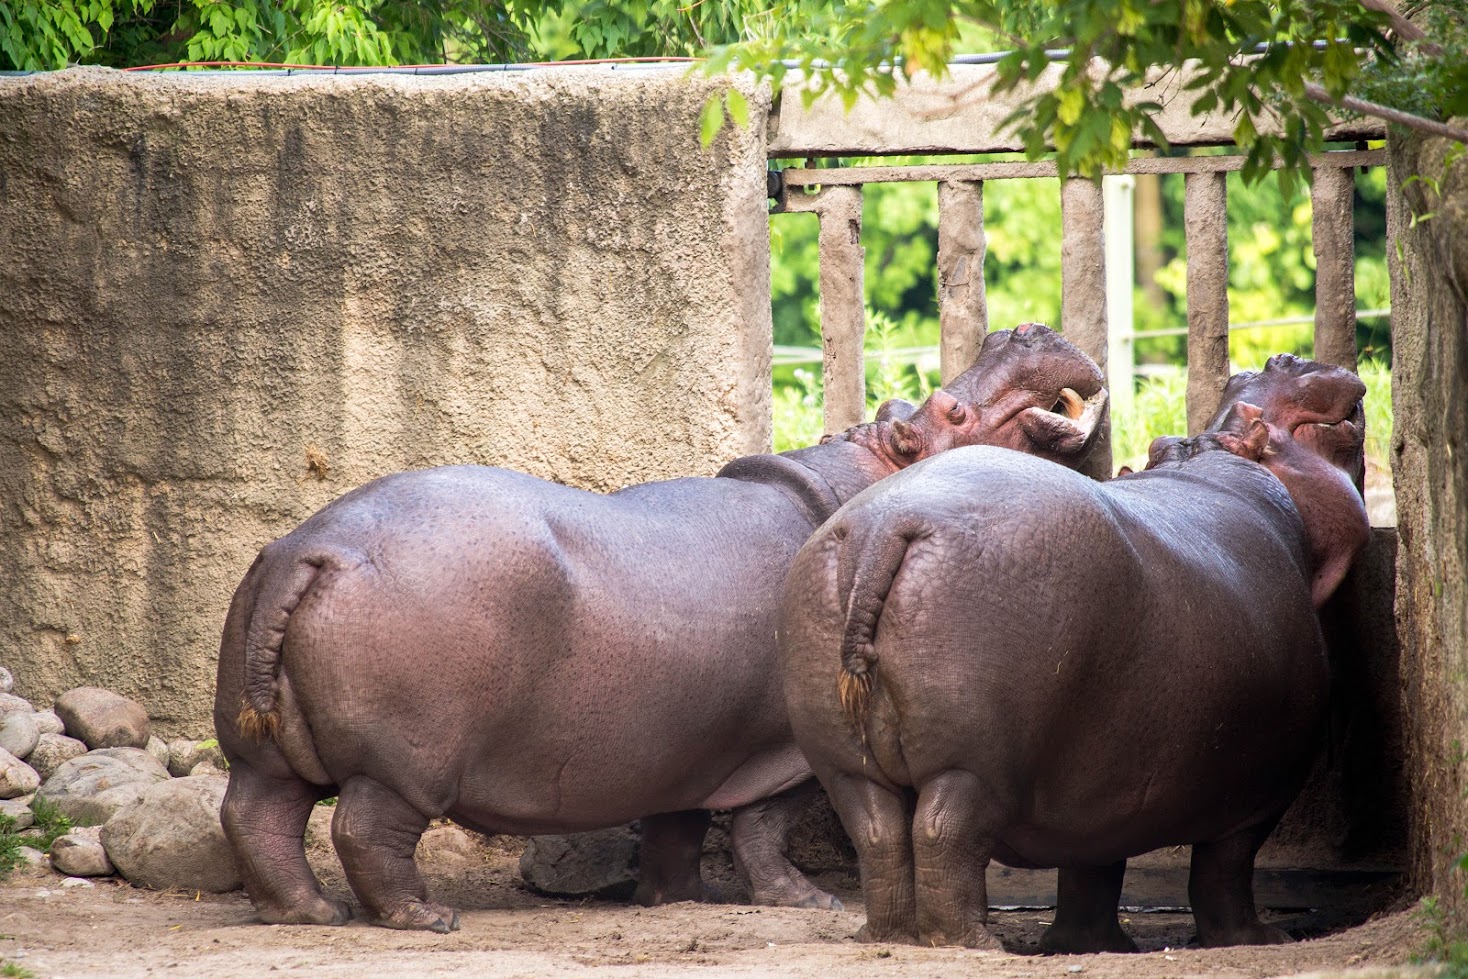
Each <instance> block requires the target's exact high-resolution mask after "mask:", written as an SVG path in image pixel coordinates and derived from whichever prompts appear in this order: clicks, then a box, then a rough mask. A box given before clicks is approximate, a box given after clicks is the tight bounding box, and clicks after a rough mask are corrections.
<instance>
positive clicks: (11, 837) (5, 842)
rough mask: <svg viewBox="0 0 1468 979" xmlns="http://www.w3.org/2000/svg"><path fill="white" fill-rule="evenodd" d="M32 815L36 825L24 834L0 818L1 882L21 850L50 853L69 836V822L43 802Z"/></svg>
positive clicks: (36, 804) (33, 807) (34, 803)
mask: <svg viewBox="0 0 1468 979" xmlns="http://www.w3.org/2000/svg"><path fill="white" fill-rule="evenodd" d="M31 813H32V814H33V815H34V816H35V823H34V824H33V825H32V826H31V827H30V828H29V829H27V830H26V831H25V832H21V830H20V829H19V828H18V827H17V824H16V822H15V819H14V817H11V816H0V880H4V879H5V878H6V877H8V876H9V875H10V873H11V872H12V871H13V870H15V868H16V867H18V866H20V862H21V856H20V848H21V847H23V846H29V847H33V848H35V849H37V850H41V851H46V850H50V849H51V844H52V843H55V842H56V838H57V837H58V836H64V835H66V834H67V833H69V832H71V820H69V819H67V818H66V816H65V815H63V814H62V812H61V810H60V809H58V808H56V806H55V805H54V804H52V803H50V802H47V801H46V800H45V799H35V800H33V801H32V802H31ZM0 974H3V973H0Z"/></svg>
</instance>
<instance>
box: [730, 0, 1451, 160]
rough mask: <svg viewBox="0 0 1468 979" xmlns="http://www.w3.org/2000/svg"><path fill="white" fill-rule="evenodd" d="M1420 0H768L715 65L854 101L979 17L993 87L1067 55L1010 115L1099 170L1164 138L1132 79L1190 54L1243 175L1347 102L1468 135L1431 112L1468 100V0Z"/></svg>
mask: <svg viewBox="0 0 1468 979" xmlns="http://www.w3.org/2000/svg"><path fill="white" fill-rule="evenodd" d="M1413 13H1414V14H1415V15H1419V16H1417V17H1416V20H1417V21H1418V22H1419V23H1425V24H1426V25H1427V26H1426V28H1425V29H1424V28H1423V27H1421V26H1418V23H1413V22H1411V21H1409V20H1408V19H1407V18H1406V17H1405V16H1404V15H1403V14H1402V13H1401V12H1400V11H1399V10H1397V9H1396V8H1395V7H1394V6H1393V5H1392V0H1227V2H1219V0H1175V2H1168V3H1157V2H1154V0H901V2H896V0H888V2H867V0H835V2H832V3H829V4H822V5H818V6H815V7H812V5H811V4H810V3H808V2H807V0H775V5H774V7H773V9H772V10H771V11H770V12H769V14H768V15H767V16H764V17H762V18H759V19H758V20H757V21H751V25H750V26H751V27H752V28H754V30H752V31H751V35H752V36H751V37H749V38H748V39H746V40H743V41H741V42H739V43H736V44H732V45H727V46H724V47H722V48H720V49H718V50H716V51H715V52H714V53H713V56H712V58H711V59H710V62H709V67H710V69H711V70H724V69H728V68H739V69H745V70H749V71H753V72H755V73H756V74H757V75H759V76H760V77H762V78H768V79H769V80H771V81H772V82H773V83H774V84H776V85H777V86H779V85H780V84H781V83H782V82H783V81H784V80H785V78H786V77H787V75H789V74H790V73H791V72H799V73H800V74H801V75H802V76H803V77H806V78H809V79H811V80H812V84H810V85H808V86H807V87H806V88H805V89H804V90H803V91H804V96H805V97H806V98H807V99H814V98H816V97H818V96H819V95H821V94H824V93H835V94H838V95H840V96H841V98H843V99H844V100H845V101H846V103H847V104H848V105H850V104H852V103H853V102H854V101H855V100H856V99H857V98H858V97H859V96H860V95H862V94H870V95H874V96H882V95H888V94H891V93H892V92H894V91H895V90H896V88H897V86H898V85H899V84H901V83H902V80H903V79H904V77H905V76H910V75H913V74H915V73H917V72H919V71H924V72H928V73H930V74H932V75H936V76H939V77H941V76H943V75H945V74H946V73H947V66H948V63H949V62H950V60H951V59H952V58H953V57H954V55H955V54H957V53H958V52H959V51H960V50H961V47H960V45H961V39H962V37H963V35H964V30H965V28H972V27H977V28H980V29H982V30H983V31H986V32H989V33H990V35H991V36H993V37H994V38H996V39H997V40H998V42H999V44H998V46H999V47H1002V48H1007V49H1008V54H1007V55H1006V56H1005V57H1003V58H1002V59H1001V60H1000V61H999V62H998V64H997V66H996V70H997V82H996V85H997V87H998V88H999V89H1000V90H1009V89H1013V88H1015V87H1016V86H1018V85H1020V84H1022V83H1024V82H1026V81H1034V80H1035V79H1037V78H1039V77H1040V75H1041V73H1042V72H1044V70H1045V69H1046V67H1047V66H1049V65H1050V64H1052V63H1055V64H1058V65H1059V66H1060V70H1061V77H1060V82H1059V84H1058V85H1057V86H1056V87H1055V88H1054V89H1052V90H1050V91H1045V92H1041V93H1039V94H1036V95H1035V96H1033V97H1032V98H1030V99H1029V100H1027V102H1026V103H1025V104H1024V105H1022V106H1021V107H1020V109H1019V110H1017V111H1016V112H1015V113H1014V115H1013V116H1011V117H1010V119H1009V120H1008V122H1009V123H1010V124H1011V125H1013V126H1014V128H1015V131H1016V132H1017V133H1019V134H1020V135H1021V136H1022V137H1023V139H1024V141H1025V143H1026V146H1027V152H1028V154H1029V155H1031V156H1038V155H1041V154H1042V153H1045V152H1046V151H1047V147H1051V146H1053V147H1054V149H1055V154H1056V158H1057V162H1058V163H1059V165H1060V167H1061V168H1062V169H1063V170H1064V171H1066V172H1079V173H1083V174H1086V175H1090V176H1095V175H1097V174H1099V173H1100V172H1101V171H1102V170H1103V169H1105V168H1107V167H1120V166H1121V165H1122V164H1123V163H1125V161H1126V158H1127V156H1128V151H1129V149H1130V147H1131V142H1132V136H1133V134H1134V133H1141V134H1142V135H1144V136H1145V137H1147V138H1149V139H1151V140H1153V141H1155V142H1156V143H1157V144H1158V145H1160V146H1162V147H1164V148H1165V147H1166V140H1165V139H1164V138H1163V135H1162V133H1161V131H1160V130H1159V129H1158V127H1157V125H1156V123H1155V122H1154V121H1153V116H1154V115H1155V113H1156V112H1158V111H1160V108H1161V107H1160V106H1159V105H1157V104H1156V103H1142V104H1138V105H1132V106H1128V105H1125V104H1124V102H1123V95H1124V93H1125V92H1126V90H1127V89H1129V88H1134V87H1137V86H1138V85H1140V84H1141V83H1142V82H1143V81H1144V80H1145V78H1146V76H1147V74H1148V72H1149V71H1152V70H1154V69H1157V68H1167V67H1177V66H1181V65H1183V64H1184V63H1187V64H1188V66H1189V68H1190V69H1191V70H1192V71H1193V73H1194V74H1193V77H1192V81H1191V82H1190V84H1189V88H1190V89H1191V90H1192V91H1193V92H1194V102H1193V104H1192V108H1193V111H1194V112H1197V113H1201V112H1206V111H1210V110H1213V109H1219V110H1223V111H1225V112H1230V113H1233V114H1235V115H1236V117H1237V119H1238V122H1237V125H1236V129H1235V133H1234V135H1235V139H1236V141H1237V142H1238V144H1239V145H1240V146H1241V147H1244V148H1245V149H1246V150H1247V152H1248V154H1249V158H1248V159H1249V163H1248V167H1247V168H1246V170H1245V177H1246V178H1248V179H1257V178H1258V177H1259V176H1262V175H1263V174H1264V173H1266V172H1268V170H1269V169H1270V163H1271V161H1272V160H1274V159H1276V158H1278V159H1280V160H1282V161H1283V162H1284V164H1285V165H1286V167H1287V168H1296V167H1298V166H1299V165H1300V164H1301V163H1302V162H1303V158H1304V155H1305V154H1306V153H1307V152H1310V151H1313V150H1318V149H1320V148H1321V147H1322V146H1323V144H1324V139H1323V133H1324V129H1325V126H1326V123H1327V120H1328V118H1329V116H1330V114H1332V113H1339V111H1340V109H1341V108H1342V107H1344V108H1345V109H1347V110H1350V111H1355V112H1364V113H1366V114H1370V115H1377V116H1381V117H1382V118H1388V119H1391V120H1392V121H1394V122H1398V123H1402V124H1406V125H1411V126H1415V127H1417V128H1421V129H1425V130H1427V131H1431V132H1437V133H1439V134H1441V135H1448V136H1451V137H1453V138H1458V139H1464V138H1468V131H1465V130H1463V129H1461V128H1456V127H1451V126H1444V125H1443V124H1442V123H1441V122H1437V121H1436V120H1440V119H1446V118H1450V117H1452V116H1455V115H1464V114H1468V5H1465V4H1464V3H1463V2H1462V0H1418V2H1416V3H1415V4H1414V9H1413ZM1101 66H1104V68H1102V67H1101ZM1376 99H1380V100H1383V101H1382V102H1377V101H1375V100H1376ZM1265 123H1271V124H1272V126H1268V127H1267V126H1265ZM1267 128H1277V129H1278V130H1280V132H1279V134H1272V133H1271V134H1266V133H1261V132H1260V130H1261V129H1267ZM705 135H706V136H707V135H708V133H707V131H706V133H705ZM1286 172H1289V171H1286Z"/></svg>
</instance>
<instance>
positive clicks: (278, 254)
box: [0, 69, 770, 734]
mask: <svg viewBox="0 0 1468 979" xmlns="http://www.w3.org/2000/svg"><path fill="white" fill-rule="evenodd" d="M712 84H713V83H709V82H701V81H697V80H693V79H689V78H686V77H684V75H683V73H682V72H666V71H665V72H655V73H654V72H620V71H619V72H612V71H608V70H595V69H586V70H556V71H539V72H524V73H514V74H493V75H490V74H478V75H458V76H449V77H437V78H423V77H412V76H404V75H396V76H389V75H368V76H355V77H320V76H317V77H302V76H295V77H276V78H258V77H257V78H241V77H238V76H218V75H214V76H197V75H195V76H184V75H178V74H174V75H168V76H159V75H128V74H121V73H117V72H112V71H107V70H104V69H74V70H71V71H67V72H61V73H57V74H51V75H42V76H33V77H27V78H9V79H0V242H3V243H4V247H3V248H0V575H3V578H4V585H3V587H0V662H3V663H5V665H7V666H9V667H10V668H11V669H12V670H13V671H14V672H15V674H16V679H17V683H18V686H19V692H21V693H24V694H25V695H27V696H29V697H31V698H33V699H35V700H38V701H40V702H41V703H46V702H47V701H48V699H49V697H51V696H54V695H55V694H56V693H58V692H60V691H62V690H64V689H66V688H68V687H70V686H73V685H75V684H78V683H81V682H84V681H85V682H88V683H96V684H100V685H105V686H108V687H112V688H114V689H116V690H118V691H120V692H122V693H125V694H128V695H130V696H133V697H136V698H138V699H140V700H141V701H142V702H143V703H144V704H145V705H146V706H147V707H148V708H149V710H150V711H151V712H152V713H153V715H154V717H155V718H156V719H157V720H158V721H159V722H160V724H161V727H162V729H163V731H164V732H165V733H169V732H181V733H194V734H202V733H204V732H205V731H206V730H207V729H208V726H209V723H208V720H207V718H208V711H209V707H210V702H211V698H212V695H213V689H212V688H213V671H214V659H215V656H216V653H217V643H218V633H219V628H220V625H221V623H222V621H223V617H224V611H225V609H226V607H227V605H228V601H229V597H230V594H231V592H232V591H233V589H234V586H235V584H236V583H237V581H238V580H239V577H240V576H241V575H242V574H243V572H244V570H245V569H246V568H247V567H248V565H249V563H250V561H251V560H252V559H253V556H254V553H255V551H256V549H257V548H258V547H260V546H261V545H262V544H264V543H265V542H267V541H268V540H270V539H272V538H273V537H276V536H278V535H280V534H281V533H284V532H285V531H287V530H289V529H290V528H291V527H293V526H294V525H295V524H296V523H298V522H299V521H300V520H302V519H303V518H304V517H306V516H308V515H309V514H310V513H311V512H313V511H314V510H316V509H317V508H319V507H320V506H321V505H323V504H324V503H326V502H327V501H329V500H331V499H332V498H334V497H335V496H337V495H339V494H341V493H342V492H344V491H345V490H347V489H349V488H351V487H353V486H356V485H358V484H360V483H363V482H365V481H367V480H369V479H372V478H374V477H376V476H379V475H382V474H384V473H388V472H393V471H398V470H402V469H409V468H417V467H423V466H430V465H436V464H440V463H449V462H480V463H486V464H492V465H504V466H512V467H514V468H517V469H521V470H524V471H527V472H530V473H534V474H535V475H538V476H543V477H547V478H550V479H555V480H559V481H562V482H566V483H570V484H574V485H579V486H585V487H590V488H595V489H610V488H616V487H618V486H621V485H625V484H627V483H632V482H641V481H644V480H649V479H656V478H664V477H671V476H676V475H686V474H706V473H711V472H712V471H714V470H715V469H716V468H717V467H718V465H720V464H721V463H722V462H723V461H726V460H728V459H729V458H732V457H734V456H737V455H741V454H745V453H748V452H753V451H762V450H764V449H765V448H766V447H767V445H768V441H769V401H768V398H769V393H768V392H769V357H770V323H769V316H770V313H769V302H768V296H769V281H768V276H769V245H768V232H767V227H766V204H765V177H764V170H765V147H764V134H763V131H762V127H760V126H755V127H753V128H752V129H751V130H749V131H738V130H731V129H730V128H726V129H725V132H724V134H723V135H721V136H720V138H719V139H718V140H717V141H716V142H715V144H714V145H713V147H711V148H710V149H709V150H707V151H705V150H704V149H702V148H701V147H700V146H699V143H698V137H697V133H698V125H697V116H698V112H699V109H700V108H701V107H702V104H703V101H704V99H705V98H706V97H707V95H708V93H709V92H710V91H712V88H711V85H712ZM751 95H752V97H754V98H755V102H756V106H757V107H761V108H763V106H762V105H761V103H760V97H759V96H758V95H757V93H751ZM755 117H756V118H762V115H761V112H760V111H757V112H756V113H755Z"/></svg>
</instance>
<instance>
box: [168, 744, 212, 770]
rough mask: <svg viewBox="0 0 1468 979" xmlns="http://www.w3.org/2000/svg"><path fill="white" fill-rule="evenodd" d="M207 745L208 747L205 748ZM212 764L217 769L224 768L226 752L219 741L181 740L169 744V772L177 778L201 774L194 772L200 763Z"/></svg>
mask: <svg viewBox="0 0 1468 979" xmlns="http://www.w3.org/2000/svg"><path fill="white" fill-rule="evenodd" d="M204 745H207V747H203V746H204ZM206 761H207V762H211V763H213V765H214V767H215V768H216V769H223V768H224V750H223V749H221V748H220V747H219V742H218V741H213V742H205V741H190V740H189V739H187V738H179V739H178V740H177V741H170V742H168V772H169V774H170V775H173V776H174V777H175V778H183V777H184V776H185V775H195V774H201V773H197V772H195V771H194V768H195V767H196V766H198V764H199V763H200V762H206Z"/></svg>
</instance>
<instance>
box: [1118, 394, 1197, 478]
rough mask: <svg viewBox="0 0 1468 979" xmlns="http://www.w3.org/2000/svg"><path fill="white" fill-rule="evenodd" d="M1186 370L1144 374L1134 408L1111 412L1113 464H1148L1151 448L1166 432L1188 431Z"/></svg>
mask: <svg viewBox="0 0 1468 979" xmlns="http://www.w3.org/2000/svg"><path fill="white" fill-rule="evenodd" d="M1187 389H1188V375H1187V372H1186V371H1182V370H1177V371H1164V372H1161V373H1158V374H1155V375H1151V376H1147V377H1143V378H1142V379H1141V381H1140V382H1139V383H1138V384H1137V392H1136V395H1135V396H1134V397H1133V399H1132V405H1131V409H1130V410H1129V411H1127V412H1125V413H1119V412H1117V411H1116V410H1115V409H1113V410H1112V413H1111V433H1112V434H1111V457H1112V460H1113V467H1120V466H1131V467H1132V468H1133V469H1142V468H1143V467H1145V466H1146V465H1147V449H1148V448H1149V447H1150V446H1151V445H1152V440H1153V439H1155V438H1158V437H1160V436H1163V435H1186V434H1187V433H1188V414H1187V406H1186V402H1185V400H1184V395H1185V394H1186V392H1187Z"/></svg>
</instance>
